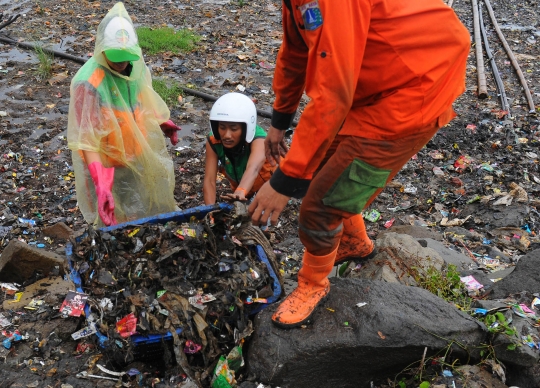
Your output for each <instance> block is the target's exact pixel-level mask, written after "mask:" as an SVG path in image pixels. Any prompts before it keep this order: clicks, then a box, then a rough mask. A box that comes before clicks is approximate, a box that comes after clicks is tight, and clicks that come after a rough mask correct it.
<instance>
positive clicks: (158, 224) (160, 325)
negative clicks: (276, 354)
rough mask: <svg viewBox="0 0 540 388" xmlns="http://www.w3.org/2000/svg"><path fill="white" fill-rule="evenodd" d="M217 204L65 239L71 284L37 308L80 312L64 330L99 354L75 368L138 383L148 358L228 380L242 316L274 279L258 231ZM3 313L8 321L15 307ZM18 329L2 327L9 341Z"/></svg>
mask: <svg viewBox="0 0 540 388" xmlns="http://www.w3.org/2000/svg"><path fill="white" fill-rule="evenodd" d="M225 210H226V209H225ZM225 210H223V209H219V208H218V209H217V210H213V211H204V212H203V218H202V219H197V218H196V217H194V216H189V214H188V215H187V216H186V214H183V213H182V212H179V213H178V214H179V216H178V217H172V218H171V219H169V220H167V221H166V222H165V221H161V220H153V221H152V222H147V223H141V224H133V223H131V224H130V225H118V226H116V227H109V228H104V229H101V230H94V229H93V228H91V227H89V228H88V229H87V231H86V233H85V234H83V235H82V236H80V237H78V238H76V239H75V238H72V239H71V242H70V244H68V246H67V248H66V253H67V264H68V267H69V268H67V270H66V273H69V277H70V278H71V280H72V281H73V284H74V285H75V289H74V290H70V291H69V292H68V293H67V295H66V297H65V299H64V300H63V302H62V303H61V304H60V303H59V305H57V306H47V305H46V304H43V301H42V302H41V303H42V304H40V307H39V308H40V309H51V310H54V313H53V314H54V315H55V317H58V318H65V319H79V320H80V323H79V325H78V326H77V330H76V331H74V332H73V333H72V334H71V337H72V339H73V340H75V341H77V342H78V344H77V351H76V352H78V353H85V352H86V353H91V352H95V353H96V354H98V355H99V359H100V363H99V364H96V363H95V364H96V365H94V366H97V367H98V368H99V370H97V369H95V368H93V370H94V371H92V369H91V368H89V369H88V371H83V372H80V373H79V374H78V375H77V377H79V378H85V379H92V378H96V379H97V378H105V376H106V375H107V374H108V375H109V377H108V379H112V380H119V381H121V382H122V383H123V384H124V386H131V385H130V384H135V385H141V384H142V385H145V384H146V383H148V381H146V382H144V383H143V382H142V381H141V380H142V379H143V376H148V375H149V374H148V373H146V374H145V373H144V372H145V371H144V370H142V369H144V365H152V367H151V368H149V370H155V369H156V368H157V369H160V370H161V374H160V376H161V381H167V384H170V383H173V385H174V386H182V387H184V386H185V387H190V386H193V387H197V386H199V387H200V386H212V387H229V386H235V385H236V379H237V378H238V376H239V375H238V373H241V368H242V366H243V358H242V348H243V345H244V343H245V341H246V339H247V338H248V337H249V336H250V335H251V333H252V332H253V323H252V318H253V317H254V315H255V314H256V313H257V312H259V311H260V310H262V309H263V308H265V307H266V306H268V305H270V304H271V303H273V302H274V301H276V300H277V299H278V298H279V296H280V295H281V289H282V288H281V285H280V282H281V280H280V278H279V276H280V275H279V272H277V271H276V269H277V268H276V264H275V263H276V262H275V257H272V255H273V252H272V251H271V250H270V251H268V249H266V251H267V252H268V255H267V254H266V253H265V248H264V245H267V246H269V244H267V243H266V244H265V241H264V239H265V238H264V235H263V234H262V232H261V231H260V230H259V229H258V228H254V227H253V226H251V225H249V223H246V222H243V221H242V218H241V217H239V216H238V212H231V211H225ZM228 210H231V209H228ZM171 214H175V213H171ZM199 216H200V214H199ZM268 256H270V257H268ZM41 313H43V311H41ZM10 314H11V317H10V316H9V315H10ZM5 315H7V316H5V317H3V318H4V319H5V320H6V322H9V320H10V318H12V317H13V316H15V315H16V313H15V312H13V311H11V312H8V313H6V312H5ZM29 316H30V314H25V315H23V318H19V319H23V320H24V319H26V318H25V317H29ZM49 317H51V316H50V315H49ZM72 317H80V318H72ZM82 317H84V320H83V319H82ZM23 334H24V333H23ZM23 334H21V333H19V332H16V331H15V330H11V331H6V333H4V336H5V338H6V341H10V346H11V343H16V341H20V340H24V339H25V338H24V337H23ZM134 363H136V365H139V366H140V367H139V369H137V368H133V367H132V365H133V364H134ZM96 373H97V374H96ZM103 373H105V376H102V374H103ZM152 378H153V379H156V377H155V375H154V376H152ZM157 380H158V381H159V380H160V379H159V378H158V379H157ZM96 381H97V380H96ZM158 381H152V383H151V384H150V385H152V386H154V385H155V384H156V383H157V382H158ZM135 385H134V386H135Z"/></svg>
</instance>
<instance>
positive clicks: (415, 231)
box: [379, 225, 443, 241]
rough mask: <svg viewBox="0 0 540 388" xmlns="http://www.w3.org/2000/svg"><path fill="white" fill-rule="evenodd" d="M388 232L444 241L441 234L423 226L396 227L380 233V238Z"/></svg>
mask: <svg viewBox="0 0 540 388" xmlns="http://www.w3.org/2000/svg"><path fill="white" fill-rule="evenodd" d="M388 232H394V233H400V234H408V235H409V236H412V237H414V238H431V239H433V240H437V241H443V236H442V235H441V234H440V233H437V232H434V231H432V230H431V229H428V228H425V227H422V226H412V225H395V226H392V227H391V228H390V229H388V230H385V231H382V232H380V233H379V237H381V236H382V235H384V234H385V233H388Z"/></svg>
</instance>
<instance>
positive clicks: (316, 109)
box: [271, 0, 371, 193]
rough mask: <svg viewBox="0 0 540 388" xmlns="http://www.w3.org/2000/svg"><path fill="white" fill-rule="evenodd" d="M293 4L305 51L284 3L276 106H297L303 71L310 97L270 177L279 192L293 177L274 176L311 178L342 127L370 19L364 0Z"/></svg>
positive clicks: (288, 109)
mask: <svg viewBox="0 0 540 388" xmlns="http://www.w3.org/2000/svg"><path fill="white" fill-rule="evenodd" d="M302 3H303V4H302ZM291 6H292V7H291V9H292V10H293V11H292V12H293V16H294V20H295V21H296V25H297V28H298V31H299V33H300V34H301V36H302V37H303V41H304V44H305V46H306V48H307V52H306V51H305V50H306V48H304V50H301V49H299V46H298V44H291V42H294V41H296V37H295V35H294V34H297V32H296V31H295V30H292V27H294V26H293V25H292V21H291V18H290V14H289V10H288V9H286V8H287V7H286V6H284V8H285V10H284V16H283V26H284V29H283V31H284V37H283V45H282V47H281V49H280V52H279V55H278V62H277V64H276V74H275V81H274V89H275V92H276V101H275V103H274V110H276V111H278V112H281V111H283V112H287V113H289V112H291V110H293V109H296V107H297V105H298V101H299V99H300V96H301V94H300V92H299V89H301V86H300V82H301V81H300V80H302V83H303V79H304V78H303V77H301V75H303V74H302V71H303V72H304V73H305V90H306V94H307V95H308V97H309V98H310V99H311V100H310V102H309V103H308V104H307V106H306V108H305V110H304V112H303V113H302V117H301V118H300V122H299V124H298V126H297V127H296V129H295V132H294V135H293V142H292V145H291V148H290V150H289V152H288V153H287V156H286V157H285V159H284V160H283V161H282V162H281V164H280V167H279V170H278V171H279V172H281V173H282V174H280V173H279V172H278V174H274V176H275V177H276V178H274V177H273V178H272V180H271V183H272V187H273V188H274V189H275V190H276V191H278V192H282V193H284V192H283V190H280V189H281V187H285V186H289V187H291V186H290V185H291V184H292V185H294V184H295V182H293V181H291V179H286V180H287V181H288V182H287V183H283V184H281V183H280V182H277V180H278V178H277V177H282V176H283V175H284V176H285V177H288V178H292V179H293V180H294V179H300V180H303V181H305V180H311V179H312V177H313V174H314V172H315V171H316V169H317V167H318V166H319V164H320V162H321V161H322V159H323V157H324V155H325V152H326V150H327V149H328V147H329V146H330V144H331V143H332V141H333V139H334V137H335V136H336V134H337V132H338V131H339V129H340V128H341V126H342V124H343V122H344V120H345V117H346V116H347V114H348V112H349V110H350V108H351V106H352V103H353V98H354V94H355V90H356V86H357V83H358V77H359V75H360V68H361V65H362V58H363V56H364V51H365V47H366V42H367V34H368V30H369V24H370V19H371V5H370V2H369V1H367V0H357V1H352V0H345V1H342V2H340V4H339V7H338V6H336V4H335V2H333V1H331V0H315V1H311V2H305V1H304V2H302V1H301V0H291ZM318 18H320V19H318ZM291 30H292V31H291ZM299 51H300V52H299ZM301 59H302V60H301ZM279 180H280V181H283V180H282V179H279ZM297 183H298V184H301V183H300V182H297Z"/></svg>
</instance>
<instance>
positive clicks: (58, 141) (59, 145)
mask: <svg viewBox="0 0 540 388" xmlns="http://www.w3.org/2000/svg"><path fill="white" fill-rule="evenodd" d="M66 136H67V130H65V131H63V132H62V133H60V134H58V135H56V136H55V137H53V138H52V139H51V140H50V141H49V144H48V145H47V147H46V148H45V151H54V152H57V151H58V150H61V149H64V148H65V146H66V142H65V140H63V139H65V138H66ZM59 155H61V156H62V157H64V156H65V157H66V158H67V157H69V160H71V152H69V151H66V152H62V153H61V154H59ZM59 157H60V156H54V157H53V158H59Z"/></svg>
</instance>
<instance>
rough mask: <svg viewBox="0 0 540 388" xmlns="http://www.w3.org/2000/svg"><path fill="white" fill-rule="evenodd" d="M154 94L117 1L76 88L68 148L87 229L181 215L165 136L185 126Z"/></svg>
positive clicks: (128, 21) (174, 134) (73, 86)
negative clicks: (161, 215)
mask: <svg viewBox="0 0 540 388" xmlns="http://www.w3.org/2000/svg"><path fill="white" fill-rule="evenodd" d="M169 115H170V113H169V109H168V108H167V106H166V104H165V102H164V101H163V100H162V99H161V97H159V95H158V94H157V93H156V92H155V91H154V90H153V88H152V80H151V76H150V71H149V70H148V68H147V67H146V65H145V63H144V60H143V57H142V52H141V48H140V46H139V44H138V39H137V35H136V33H135V29H134V28H133V24H132V22H131V18H130V17H129V15H128V13H127V11H126V9H125V7H124V5H123V4H122V3H117V4H116V5H114V7H113V8H112V9H111V10H110V11H109V12H108V13H107V15H106V16H105V18H104V19H103V20H102V22H101V23H100V25H99V27H98V30H97V36H96V46H95V49H94V55H93V57H92V58H91V59H90V60H89V61H88V62H87V63H86V64H85V65H84V66H83V67H82V68H81V69H80V70H79V71H78V72H77V74H76V75H75V77H74V78H73V80H72V82H71V97H70V104H69V117H68V147H69V148H70V149H71V150H72V152H73V168H74V170H75V184H76V190H77V200H78V202H79V207H80V209H81V212H82V214H83V216H84V218H85V220H86V221H87V222H88V223H93V224H95V225H96V226H103V225H107V226H108V225H114V224H116V223H118V222H125V221H129V220H133V219H138V218H142V217H148V216H151V215H155V214H159V213H165V212H171V211H174V210H175V209H176V204H175V201H174V196H173V190H174V168H173V161H172V159H171V157H170V156H169V154H168V153H167V148H166V144H165V137H164V136H163V134H165V135H166V136H168V137H169V138H170V140H171V142H172V144H173V145H174V144H176V142H177V141H178V137H177V130H179V129H180V128H179V127H177V126H176V125H174V123H173V122H172V121H170V120H169Z"/></svg>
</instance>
